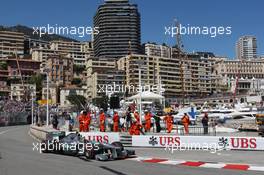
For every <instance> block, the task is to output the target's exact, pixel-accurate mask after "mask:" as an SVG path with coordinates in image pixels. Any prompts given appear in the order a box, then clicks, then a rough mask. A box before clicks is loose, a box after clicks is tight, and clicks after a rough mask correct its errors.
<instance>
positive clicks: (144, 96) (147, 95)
mask: <svg viewBox="0 0 264 175" xmlns="http://www.w3.org/2000/svg"><path fill="white" fill-rule="evenodd" d="M139 99H140V93H138V94H136V95H134V96H131V97H129V98H128V100H139ZM141 99H142V100H161V99H164V97H163V96H162V95H159V94H155V93H153V92H150V91H144V92H142V93H141Z"/></svg>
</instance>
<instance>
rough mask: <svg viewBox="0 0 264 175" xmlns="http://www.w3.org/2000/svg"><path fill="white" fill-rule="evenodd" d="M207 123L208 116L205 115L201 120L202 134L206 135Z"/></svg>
mask: <svg viewBox="0 0 264 175" xmlns="http://www.w3.org/2000/svg"><path fill="white" fill-rule="evenodd" d="M208 122H209V118H208V114H207V113H205V114H204V117H203V119H202V124H203V128H204V134H208Z"/></svg>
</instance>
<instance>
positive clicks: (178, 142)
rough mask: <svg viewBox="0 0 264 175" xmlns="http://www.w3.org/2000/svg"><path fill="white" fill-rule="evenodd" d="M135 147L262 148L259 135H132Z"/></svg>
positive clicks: (263, 144) (262, 139)
mask: <svg viewBox="0 0 264 175" xmlns="http://www.w3.org/2000/svg"><path fill="white" fill-rule="evenodd" d="M132 146H135V147H164V148H166V147H168V148H174V149H185V150H187V149H217V150H263V151H264V138H261V137H223V136H219V137H215V136H172V135H144V136H132Z"/></svg>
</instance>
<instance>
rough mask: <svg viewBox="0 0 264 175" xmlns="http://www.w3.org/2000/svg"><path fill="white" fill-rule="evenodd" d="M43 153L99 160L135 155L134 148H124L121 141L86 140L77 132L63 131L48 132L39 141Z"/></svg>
mask: <svg viewBox="0 0 264 175" xmlns="http://www.w3.org/2000/svg"><path fill="white" fill-rule="evenodd" d="M41 150H42V152H43V153H58V154H65V155H72V156H77V157H83V156H84V157H85V158H87V159H95V160H99V161H107V160H116V159H125V158H129V157H133V156H135V151H134V150H127V149H124V147H123V145H122V143H121V142H113V143H111V144H108V143H100V142H95V141H88V140H86V139H85V138H84V137H82V136H81V135H80V134H79V133H70V134H69V135H67V136H66V135H65V133H63V132H57V133H50V134H48V136H47V140H45V141H43V142H42V143H41Z"/></svg>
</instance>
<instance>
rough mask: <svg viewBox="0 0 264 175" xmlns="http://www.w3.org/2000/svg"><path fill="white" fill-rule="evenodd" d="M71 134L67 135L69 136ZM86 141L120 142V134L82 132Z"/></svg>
mask: <svg viewBox="0 0 264 175" xmlns="http://www.w3.org/2000/svg"><path fill="white" fill-rule="evenodd" d="M69 133H70V132H68V133H66V135H68V134H69ZM80 134H81V135H82V136H83V137H85V139H87V140H90V141H96V142H104V143H112V142H117V141H120V136H119V133H115V132H80Z"/></svg>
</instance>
